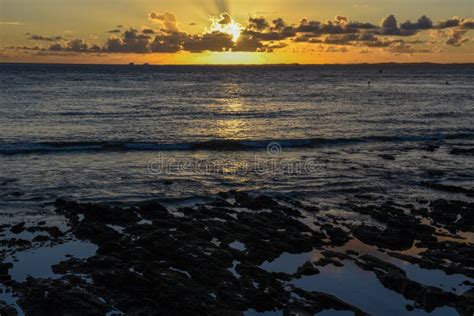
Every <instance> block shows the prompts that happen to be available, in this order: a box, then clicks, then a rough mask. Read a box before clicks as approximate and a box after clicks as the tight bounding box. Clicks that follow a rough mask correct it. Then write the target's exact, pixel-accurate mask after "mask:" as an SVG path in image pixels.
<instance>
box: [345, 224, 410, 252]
mask: <svg viewBox="0 0 474 316" xmlns="http://www.w3.org/2000/svg"><path fill="white" fill-rule="evenodd" d="M353 234H354V236H355V237H357V238H358V239H359V240H360V241H362V242H363V243H365V244H368V245H373V246H377V247H380V248H387V249H392V250H407V249H410V248H411V247H412V246H413V243H414V241H415V235H414V233H413V232H412V231H411V230H408V229H405V228H395V227H391V226H389V227H387V228H386V229H385V230H383V231H382V230H380V229H378V228H376V227H373V226H359V227H357V228H356V229H355V230H354V232H353Z"/></svg>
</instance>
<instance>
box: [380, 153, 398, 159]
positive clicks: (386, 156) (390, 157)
mask: <svg viewBox="0 0 474 316" xmlns="http://www.w3.org/2000/svg"><path fill="white" fill-rule="evenodd" d="M379 157H380V158H382V159H385V160H392V161H393V160H395V156H394V155H391V154H381V155H379Z"/></svg>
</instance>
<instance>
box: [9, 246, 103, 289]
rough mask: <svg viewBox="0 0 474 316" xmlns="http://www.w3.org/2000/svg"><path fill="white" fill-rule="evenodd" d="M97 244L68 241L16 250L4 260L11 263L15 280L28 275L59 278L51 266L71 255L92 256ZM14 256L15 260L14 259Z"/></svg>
mask: <svg viewBox="0 0 474 316" xmlns="http://www.w3.org/2000/svg"><path fill="white" fill-rule="evenodd" d="M97 248H98V247H97V246H96V245H94V244H92V243H88V242H83V241H77V240H76V241H70V242H67V243H64V244H60V245H56V246H53V247H41V248H37V249H33V250H27V251H23V252H18V253H16V254H15V255H14V257H13V256H10V257H8V258H7V259H6V260H5V262H7V263H8V262H10V263H12V264H13V268H12V269H10V275H11V277H12V278H13V279H14V280H15V281H17V282H24V281H25V280H26V279H27V277H28V276H32V277H33V278H59V277H60V275H57V274H55V273H54V272H53V271H52V269H51V266H53V265H55V264H57V263H59V262H61V261H63V260H65V259H67V255H73V256H74V257H75V258H77V259H86V258H89V257H91V256H93V255H94V254H95V253H96V251H97ZM15 258H16V260H15Z"/></svg>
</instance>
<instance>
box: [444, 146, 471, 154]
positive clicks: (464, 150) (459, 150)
mask: <svg viewBox="0 0 474 316" xmlns="http://www.w3.org/2000/svg"><path fill="white" fill-rule="evenodd" d="M449 153H450V154H451V155H474V148H459V147H455V148H453V149H451V150H450V151H449Z"/></svg>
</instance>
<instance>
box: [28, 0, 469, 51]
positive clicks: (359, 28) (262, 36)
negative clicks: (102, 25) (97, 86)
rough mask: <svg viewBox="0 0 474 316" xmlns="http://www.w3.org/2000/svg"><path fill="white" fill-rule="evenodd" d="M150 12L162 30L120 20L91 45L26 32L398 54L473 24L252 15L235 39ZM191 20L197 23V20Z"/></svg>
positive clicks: (197, 47)
mask: <svg viewBox="0 0 474 316" xmlns="http://www.w3.org/2000/svg"><path fill="white" fill-rule="evenodd" d="M224 4H226V3H225V2H224V1H223V2H222V5H224ZM216 5H217V4H216ZM226 12H228V11H223V12H222V13H220V14H219V15H218V18H217V19H216V20H215V23H217V24H220V25H227V24H229V23H231V22H232V17H231V16H230V14H229V13H226ZM149 18H150V20H152V21H153V22H156V23H158V24H159V25H160V28H159V29H158V30H154V29H152V28H143V29H141V30H138V29H133V28H130V29H128V30H120V27H121V25H119V26H118V27H117V29H114V30H111V31H109V33H113V34H116V35H115V36H112V37H111V38H109V39H108V40H107V41H106V42H105V43H103V44H101V46H99V45H90V44H88V43H87V42H85V41H84V40H82V39H76V40H72V41H69V42H66V41H65V40H64V39H63V38H61V37H46V36H39V35H31V34H27V36H28V37H29V39H31V40H37V41H49V42H56V43H52V45H50V47H49V48H48V49H44V48H40V49H34V48H30V49H32V50H41V51H44V52H48V51H49V52H64V53H98V52H100V53H135V54H147V53H177V52H180V51H188V52H193V53H199V52H205V51H212V52H222V51H235V52H271V51H274V50H277V49H282V48H285V47H287V46H288V43H291V42H295V43H307V44H318V45H317V46H316V47H319V48H318V51H319V52H345V51H347V49H348V48H347V46H350V45H351V46H355V47H367V48H384V49H385V50H386V51H388V52H391V53H394V54H406V53H408V54H414V53H426V52H429V50H427V49H423V47H420V46H414V45H419V44H428V43H429V42H426V41H421V40H418V39H416V38H415V39H412V40H411V41H410V40H405V39H404V38H405V37H408V36H411V35H415V34H417V33H419V32H422V31H424V30H429V29H434V30H438V31H439V32H443V33H444V34H450V35H449V36H450V37H449V38H448V39H447V42H446V44H447V45H451V46H456V47H460V46H462V45H463V44H464V43H466V42H467V41H469V38H468V37H466V36H465V34H466V33H467V31H468V30H469V29H472V28H473V27H474V21H473V20H472V19H463V18H458V17H454V18H452V19H449V20H446V21H442V22H439V23H437V24H434V23H433V22H432V20H431V19H430V18H429V17H427V16H426V15H423V16H421V17H420V18H419V19H418V20H417V21H415V22H411V21H406V22H404V23H401V24H399V23H398V22H397V19H396V17H395V16H394V15H390V16H388V17H386V18H385V19H383V21H382V23H381V25H380V26H377V25H374V24H371V23H368V22H358V21H350V19H349V18H348V17H346V16H336V17H335V18H334V19H332V20H327V21H324V22H320V21H315V20H308V19H306V18H304V19H302V20H301V21H300V22H299V23H297V24H288V23H287V22H286V21H284V20H283V19H282V18H277V19H274V20H272V21H271V22H269V21H268V20H267V19H266V18H264V17H251V18H249V20H248V22H247V24H246V25H244V26H242V31H241V34H240V37H239V38H238V40H237V41H236V42H234V41H233V36H232V35H231V34H227V33H222V32H206V33H202V34H201V33H198V34H189V33H186V32H183V31H180V30H179V28H178V20H177V18H176V16H175V15H174V14H172V13H169V12H165V13H163V14H160V13H150V15H149ZM190 25H194V23H191V24H190ZM441 29H443V30H441ZM444 29H449V30H444ZM445 36H446V35H445ZM323 44H324V45H323ZM308 46H309V45H308ZM328 47H332V48H328ZM19 49H21V48H19Z"/></svg>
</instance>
